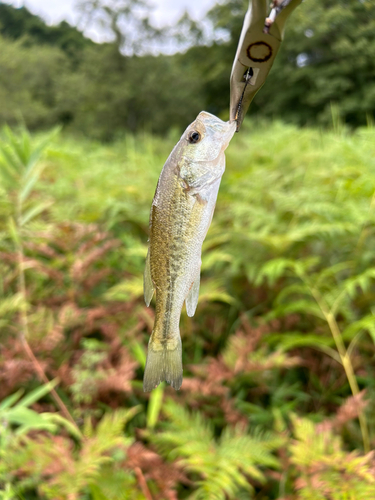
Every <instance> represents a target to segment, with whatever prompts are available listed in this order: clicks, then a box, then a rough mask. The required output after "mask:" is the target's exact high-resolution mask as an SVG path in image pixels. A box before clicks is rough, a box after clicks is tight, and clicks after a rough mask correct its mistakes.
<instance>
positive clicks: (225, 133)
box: [180, 111, 236, 163]
mask: <svg viewBox="0 0 375 500" xmlns="http://www.w3.org/2000/svg"><path fill="white" fill-rule="evenodd" d="M235 131H236V122H235V121H232V122H223V121H222V120H220V118H217V117H216V116H214V115H211V114H210V113H207V112H206V111H202V112H201V113H199V115H198V116H197V118H196V119H195V120H194V121H193V123H192V124H191V125H189V126H188V128H187V129H186V130H185V132H184V133H183V135H182V137H181V140H180V148H181V149H180V154H181V156H182V157H183V158H184V160H185V161H187V162H190V161H191V162H194V163H196V162H211V161H214V160H216V159H217V158H218V157H219V156H220V155H222V154H224V151H225V150H226V148H227V147H228V144H229V142H230V140H231V139H232V137H233V135H234V133H235Z"/></svg>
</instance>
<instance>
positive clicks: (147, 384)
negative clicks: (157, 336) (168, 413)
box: [143, 335, 182, 392]
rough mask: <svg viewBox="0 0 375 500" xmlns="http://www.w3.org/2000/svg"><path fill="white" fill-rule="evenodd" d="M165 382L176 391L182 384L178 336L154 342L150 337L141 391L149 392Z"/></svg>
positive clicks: (180, 351) (180, 350)
mask: <svg viewBox="0 0 375 500" xmlns="http://www.w3.org/2000/svg"><path fill="white" fill-rule="evenodd" d="M164 380H165V381H166V382H167V383H168V384H171V386H172V387H173V388H174V389H176V391H178V389H179V388H180V387H181V384H182V348H181V339H180V335H178V337H177V338H174V339H173V340H172V339H169V340H165V341H164V342H162V343H159V342H155V341H154V340H153V335H151V338H150V342H149V344H148V352H147V361H146V368H145V374H144V377H143V390H144V391H145V392H150V391H152V389H155V388H156V387H157V386H158V385H159V384H160V382H163V381H164Z"/></svg>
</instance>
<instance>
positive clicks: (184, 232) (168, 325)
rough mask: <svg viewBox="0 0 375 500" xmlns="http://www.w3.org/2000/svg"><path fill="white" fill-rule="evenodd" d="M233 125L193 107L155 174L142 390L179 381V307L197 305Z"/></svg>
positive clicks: (188, 308)
mask: <svg viewBox="0 0 375 500" xmlns="http://www.w3.org/2000/svg"><path fill="white" fill-rule="evenodd" d="M235 130H236V122H235V121H233V122H223V121H221V120H220V119H219V118H217V117H216V116H213V115H211V114H210V113H206V112H204V111H203V112H201V113H199V115H198V117H197V118H196V120H195V121H194V122H193V123H192V124H191V125H189V127H188V128H187V129H186V130H185V132H184V133H183V135H182V137H181V139H180V140H179V142H178V143H177V144H176V146H175V147H174V149H173V151H172V153H171V154H170V156H169V158H168V159H167V161H166V163H165V165H164V167H163V170H162V172H161V174H160V178H159V181H158V184H157V187H156V192H155V196H154V199H153V202H152V206H151V213H150V239H149V248H148V254H147V259H146V269H145V273H144V298H145V302H146V304H147V306H149V304H150V302H151V299H152V296H153V294H154V291H156V314H155V324H154V329H153V331H152V334H151V337H150V341H149V344H148V353H147V361H146V368H145V374H144V379H143V390H144V391H147V392H148V391H151V390H152V389H154V388H155V387H157V386H158V385H159V383H160V382H163V381H164V380H165V381H167V382H168V383H169V384H171V385H172V387H174V389H176V390H178V389H179V388H180V387H181V384H182V349H181V338H180V330H179V323H180V315H181V309H182V306H183V303H184V301H185V303H186V312H187V314H188V316H193V315H194V313H195V309H196V307H197V303H198V295H199V282H200V268H201V251H202V243H203V240H204V239H205V237H206V234H207V231H208V228H209V227H210V224H211V220H212V216H213V213H214V209H215V204H216V198H217V193H218V190H219V186H220V181H221V177H222V175H223V173H224V170H225V155H224V151H225V149H226V148H227V146H228V144H229V142H230V140H231V138H232V137H233V134H234V132H235Z"/></svg>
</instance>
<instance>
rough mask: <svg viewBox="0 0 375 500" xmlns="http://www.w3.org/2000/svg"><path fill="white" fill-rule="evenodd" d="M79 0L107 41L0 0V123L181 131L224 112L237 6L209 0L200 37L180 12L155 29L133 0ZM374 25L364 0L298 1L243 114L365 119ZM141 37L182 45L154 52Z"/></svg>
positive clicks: (374, 64) (102, 134) (242, 4)
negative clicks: (175, 20)
mask: <svg viewBox="0 0 375 500" xmlns="http://www.w3.org/2000/svg"><path fill="white" fill-rule="evenodd" d="M78 3H79V4H80V5H81V10H82V15H83V18H84V20H86V21H88V20H90V19H93V18H94V19H96V20H98V19H100V20H101V21H102V22H103V23H104V25H105V26H107V29H108V30H109V32H112V34H113V39H114V42H113V43H107V44H102V45H98V44H95V43H93V42H91V41H90V40H87V39H86V38H84V36H83V35H82V34H81V33H80V32H79V31H77V30H76V29H75V28H73V27H71V26H69V25H68V24H67V23H61V24H60V25H59V26H46V25H45V23H44V22H43V21H42V20H40V19H39V18H38V17H36V16H33V15H32V14H30V13H29V12H28V11H27V9H26V8H22V9H14V8H12V7H10V6H8V5H4V4H1V3H0V43H1V51H0V124H8V125H11V126H15V125H18V124H19V123H20V122H21V123H25V124H26V125H27V127H28V128H29V129H30V130H41V129H48V128H50V127H51V126H54V125H55V124H57V123H59V124H61V125H63V126H64V127H65V128H66V130H69V131H71V132H73V133H74V134H81V135H82V134H83V135H85V136H90V137H92V138H95V139H101V140H106V141H108V140H113V139H116V137H118V136H119V135H121V134H123V133H124V132H125V131H129V130H130V131H133V132H136V131H137V132H139V131H141V132H144V131H145V130H146V131H149V132H154V133H157V134H158V135H165V133H166V131H168V130H170V129H173V128H178V129H184V128H185V127H186V125H187V124H188V123H190V122H191V121H192V120H193V119H194V118H195V116H196V115H197V114H198V113H199V111H201V110H203V109H204V110H207V111H209V112H212V113H214V114H216V115H221V116H223V117H227V116H228V108H229V104H228V103H229V76H230V70H231V67H232V62H233V58H234V54H235V51H236V47H237V43H238V37H239V33H240V30H241V27H242V22H243V17H244V12H245V10H246V8H247V1H245V0H231V1H228V2H224V3H223V4H219V5H216V6H214V7H213V8H212V10H211V11H210V12H209V13H208V14H207V19H206V20H205V22H206V24H207V23H208V24H210V25H211V28H212V29H211V32H210V33H211V34H210V35H208V34H207V33H206V32H205V30H204V26H201V25H199V23H198V24H197V23H194V22H192V21H191V20H190V19H189V18H188V17H186V16H185V17H183V18H182V19H181V21H180V23H179V24H178V25H177V26H175V27H172V28H168V29H165V30H161V31H160V30H159V31H158V30H155V29H154V28H152V26H151V25H150V23H149V19H148V17H147V15H149V11H148V10H147V8H146V11H145V12H146V13H145V14H144V17H142V18H140V19H138V18H137V19H136V14H135V13H136V12H138V11H139V10H142V9H140V8H139V6H140V5H141V6H143V5H144V4H145V3H146V4H147V2H144V1H143V0H126V1H125V0H124V1H122V2H107V3H105V2H103V1H102V0H97V1H94V0H84V1H83V0H82V1H81V2H78ZM108 5H110V6H111V7H110V8H107V7H108ZM116 6H117V7H116ZM129 6H130V9H129ZM136 6H137V8H136ZM146 14H147V15H146ZM129 16H130V21H129ZM125 20H128V21H129V22H125ZM374 20H375V4H374V2H373V1H372V0H363V1H358V0H339V1H337V0H335V1H333V0H314V1H313V2H312V1H310V2H307V1H306V2H303V3H302V4H301V5H300V6H299V7H298V9H296V11H295V12H294V13H293V16H292V18H291V20H290V22H289V24H288V26H287V31H286V39H285V42H284V43H283V45H282V48H281V50H280V53H279V54H278V57H277V59H276V61H275V64H274V66H273V68H272V70H271V73H270V75H269V78H268V79H267V82H266V84H265V85H264V87H263V88H262V90H261V92H259V94H258V95H257V96H256V98H255V100H254V103H253V104H252V108H251V114H252V116H254V115H256V114H257V113H259V115H260V116H261V117H262V118H264V117H268V118H279V119H280V118H281V119H282V120H283V121H288V122H293V123H296V124H300V125H306V124H309V125H312V124H313V125H316V124H318V125H319V126H329V125H330V123H331V106H332V104H334V105H335V106H337V107H338V109H339V112H340V115H341V119H342V120H343V121H344V122H345V123H347V124H348V125H350V126H351V127H353V128H354V127H356V126H361V125H366V124H367V122H369V123H371V122H372V120H373V117H374V110H375V83H374V82H373V75H374V72H375V58H374V53H375V35H374V33H375V21H374ZM124 26H125V28H124ZM129 26H137V31H135V29H133V28H132V29H131V30H129ZM206 31H207V30H206ZM223 35H225V37H224V38H223ZM223 39H224V40H226V41H225V43H224V42H223ZM150 40H154V43H157V44H159V45H160V44H161V46H162V47H163V46H164V47H165V46H167V45H166V44H167V41H168V43H169V44H170V45H171V46H172V47H175V48H176V49H178V48H184V49H185V52H184V53H177V54H175V55H172V56H170V55H159V56H152V55H150V52H151V53H152V50H151V49H152V47H153V46H152V43H151V41H150ZM163 44H164V45H163ZM159 45H158V46H159ZM189 47H190V48H189ZM119 50H121V51H122V53H123V54H126V56H125V55H121V54H120V52H119ZM145 54H146V55H145Z"/></svg>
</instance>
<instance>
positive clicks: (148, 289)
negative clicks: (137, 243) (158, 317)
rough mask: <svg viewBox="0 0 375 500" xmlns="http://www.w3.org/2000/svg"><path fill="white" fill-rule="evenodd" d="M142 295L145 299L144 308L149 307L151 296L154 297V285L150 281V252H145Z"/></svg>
mask: <svg viewBox="0 0 375 500" xmlns="http://www.w3.org/2000/svg"><path fill="white" fill-rule="evenodd" d="M143 295H144V298H145V302H146V306H147V307H148V306H149V305H150V302H151V299H152V296H153V295H154V284H153V283H152V279H151V269H150V250H148V252H147V257H146V268H145V273H144V276H143Z"/></svg>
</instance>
